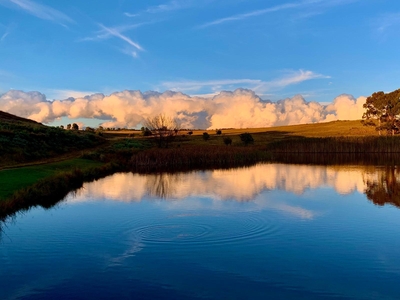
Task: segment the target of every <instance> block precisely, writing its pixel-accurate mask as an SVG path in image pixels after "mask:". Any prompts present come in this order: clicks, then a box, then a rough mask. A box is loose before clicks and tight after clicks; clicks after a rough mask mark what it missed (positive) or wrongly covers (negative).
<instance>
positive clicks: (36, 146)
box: [0, 111, 104, 166]
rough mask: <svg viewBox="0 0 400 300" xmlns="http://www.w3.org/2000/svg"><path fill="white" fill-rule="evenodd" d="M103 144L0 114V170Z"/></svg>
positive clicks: (79, 134) (92, 137) (79, 133)
mask: <svg viewBox="0 0 400 300" xmlns="http://www.w3.org/2000/svg"><path fill="white" fill-rule="evenodd" d="M103 142H104V139H103V138H101V137H99V136H97V135H95V134H93V133H87V132H82V131H72V130H64V129H61V128H56V127H49V126H45V125H43V124H40V123H37V122H35V121H32V120H29V119H24V118H21V117H17V116H14V115H12V114H9V113H5V112H2V111H0V166H11V165H15V164H21V163H25V162H31V161H35V160H40V159H44V158H49V157H54V156H57V155H60V154H64V153H68V152H71V151H77V150H82V149H86V148H92V147H95V146H97V145H100V144H102V143H103Z"/></svg>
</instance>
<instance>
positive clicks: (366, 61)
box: [0, 0, 400, 128]
mask: <svg viewBox="0 0 400 300" xmlns="http://www.w3.org/2000/svg"><path fill="white" fill-rule="evenodd" d="M399 38H400V1H397V0H288V1H277V0H246V1H244V0H229V1H228V0H161V1H155V0H148V1H128V0H113V1H111V0H103V1H102V0H99V1H77V0H70V1H49V0H40V1H39V0H35V1H33V0H0V110H4V111H9V112H12V113H15V114H18V115H21V116H24V117H30V118H33V119H36V120H37V121H39V122H44V123H47V124H61V123H63V122H68V121H69V120H78V121H80V122H81V123H82V124H85V123H87V124H94V123H93V122H94V121H93V119H96V120H98V122H97V124H100V123H104V124H106V125H109V126H120V127H137V126H140V124H141V123H140V122H141V120H142V119H143V118H146V117H149V116H151V115H152V114H155V113H163V112H166V113H169V114H171V115H173V116H174V117H178V118H180V119H181V120H182V122H184V124H185V125H187V126H202V127H209V128H211V127H214V128H215V127H230V126H231V125H233V126H235V127H236V126H238V127H251V126H256V125H257V126H273V125H279V124H294V123H305V122H318V121H329V120H333V119H339V118H340V117H341V115H340V113H339V112H338V110H342V111H343V110H345V108H343V107H340V108H339V104H341V103H339V104H338V102H340V101H342V102H343V103H344V104H346V103H347V104H346V105H350V106H351V105H353V106H354V107H355V110H354V114H358V115H359V114H360V105H361V106H362V101H361V100H360V99H364V98H360V97H364V96H369V95H371V94H372V93H373V92H375V91H381V90H382V91H385V92H389V91H392V90H395V89H397V88H399V84H398V78H400V55H399V49H400V39H399ZM133 91H140V92H139V94H137V93H136V94H135V93H133ZM169 91H172V93H170V92H169ZM223 91H227V93H225V92H223ZM221 92H222V93H221ZM229 93H231V94H229ZM344 94H345V95H347V96H346V97H347V100H343V97H344ZM84 96H87V97H86V98H84ZM240 97H241V98H240ZM177 98H179V101H177V102H176V103H175V102H174V99H177ZM234 98H236V100H232V99H234ZM239 98H240V99H239ZM121 99H122V100H121ZM338 99H339V100H338ZM54 100H56V102H57V101H58V102H57V103H58V104H57V105H56V106H57V108H55V105H54ZM266 100H269V101H271V103H270V102H269V101H266ZM284 101H286V102H284ZM346 101H347V102H346ZM349 101H350V102H351V103H350V102H349ZM193 102H196V103H195V104H193ZM300 102H301V103H300ZM357 102H358V106H357ZM77 103H80V106H78V105H77ZM113 103H115V105H114V104H113ZM288 103H289V104H290V105H291V108H285V109H284V110H282V107H287V105H288ZM293 103H294V106H293V105H292V104H293ZM296 103H297V104H296ZM315 103H317V104H318V105H320V106H321V107H316V106H315ZM343 103H342V104H343ZM344 104H343V105H344ZM126 105H129V106H133V107H130V108H129V109H126ZM233 105H235V106H236V107H240V111H242V110H249V111H250V110H253V112H250V113H248V114H247V115H243V116H242V118H243V119H246V118H247V121H243V120H241V121H240V122H232V121H229V118H232V117H234V116H235V115H236V113H237V112H238V110H237V109H235V107H233V108H232V106H233ZM271 105H272V106H273V107H272V108H271V107H270V106H271ZM302 105H303V106H304V107H302ZM318 105H317V106H318ZM335 105H336V106H337V108H336V110H335ZM113 106H115V107H113ZM134 106H136V107H134ZM60 107H63V109H61V108H60ZM221 107H223V109H222V110H221ZM310 107H311V108H310ZM224 109H226V111H225V110H224ZM238 109H239V108H238ZM257 109H258V110H260V114H261V115H260V114H259V115H257V113H254V110H257ZM307 109H313V112H306V111H305V110H307ZM235 111H236V112H235ZM315 111H317V112H315ZM267 112H270V113H271V114H272V113H274V114H275V115H277V117H276V121H264V122H262V121H261V119H262V118H263V116H264V117H265V116H267V117H268V118H271V117H270V115H267ZM282 112H285V113H286V112H290V113H291V114H292V115H291V116H288V115H285V116H284V117H282V116H280V115H279V113H282ZM315 113H317V114H319V116H314V115H313V114H315ZM295 114H297V115H299V114H300V115H301V116H297V118H296V117H294V115H295ZM310 114H311V115H312V116H311V117H310ZM224 115H227V117H226V120H225V121H224V120H222V119H223V118H222V117H223V116H224ZM358 115H357V116H358ZM361 115H362V113H361ZM361 115H359V116H358V117H356V116H355V115H354V116H352V118H361ZM304 116H305V117H304ZM342 117H343V116H342ZM347 117H348V116H347ZM349 118H350V117H349ZM213 119H214V121H212V120H213ZM254 119H257V121H256V122H253V121H252V120H254ZM216 120H218V121H216Z"/></svg>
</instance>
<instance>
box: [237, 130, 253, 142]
mask: <svg viewBox="0 0 400 300" xmlns="http://www.w3.org/2000/svg"><path fill="white" fill-rule="evenodd" d="M239 136H240V140H241V141H242V142H243V144H245V145H248V144H254V139H253V137H252V136H251V134H250V133H248V132H245V133H242V134H241V135H239Z"/></svg>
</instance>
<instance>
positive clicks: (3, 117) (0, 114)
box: [0, 110, 42, 125]
mask: <svg viewBox="0 0 400 300" xmlns="http://www.w3.org/2000/svg"><path fill="white" fill-rule="evenodd" d="M0 121H7V122H10V121H11V122H13V121H14V122H25V123H31V124H36V125H42V124H41V123H38V122H36V121H33V120H30V119H26V118H22V117H18V116H16V115H13V114H9V113H6V112H4V111H1V110H0Z"/></svg>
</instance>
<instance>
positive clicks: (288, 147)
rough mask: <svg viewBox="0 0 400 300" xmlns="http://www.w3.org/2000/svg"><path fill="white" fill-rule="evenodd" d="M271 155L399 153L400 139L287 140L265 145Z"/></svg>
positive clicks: (329, 138)
mask: <svg viewBox="0 0 400 300" xmlns="http://www.w3.org/2000/svg"><path fill="white" fill-rule="evenodd" d="M267 150H268V151H271V152H273V153H348V154H364V153H400V137H397V136H395V137H388V136H383V137H340V138H336V137H328V138H304V137H300V138H289V139H284V140H280V141H276V142H272V143H270V144H269V145H267Z"/></svg>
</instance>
